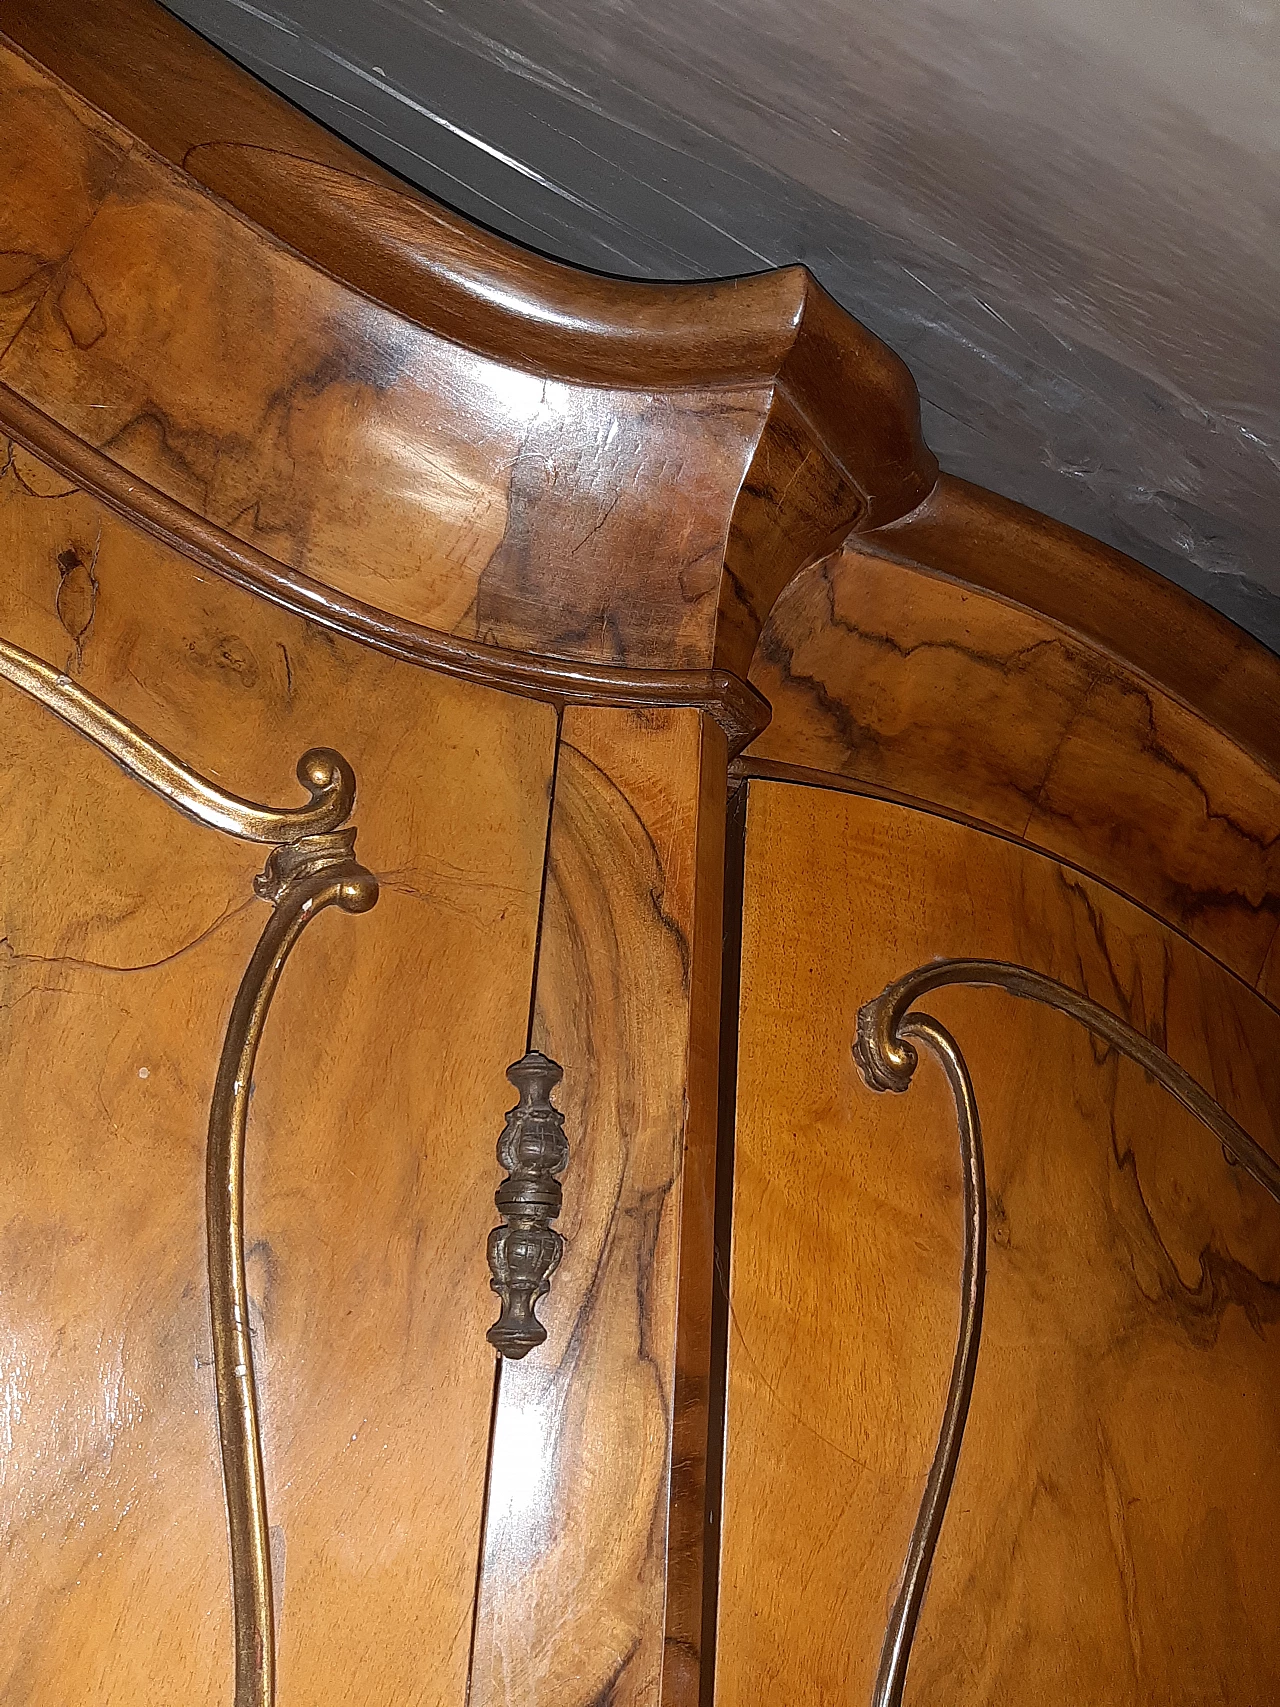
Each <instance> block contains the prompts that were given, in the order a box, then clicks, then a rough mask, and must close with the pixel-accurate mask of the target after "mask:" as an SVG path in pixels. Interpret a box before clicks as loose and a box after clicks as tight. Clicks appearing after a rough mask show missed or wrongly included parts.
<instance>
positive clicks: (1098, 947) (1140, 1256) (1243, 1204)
mask: <svg viewBox="0 0 1280 1707" xmlns="http://www.w3.org/2000/svg"><path fill="white" fill-rule="evenodd" d="M750 787H751V796H750V802H749V814H748V832H747V856H746V908H745V917H744V938H743V963H742V1003H741V1016H742V1028H741V1036H740V1048H739V1078H738V1124H737V1140H736V1159H735V1185H734V1227H733V1252H732V1279H731V1291H732V1300H733V1311H732V1325H731V1330H730V1350H729V1395H728V1437H727V1438H728V1457H727V1472H726V1482H725V1491H724V1513H723V1524H724V1552H723V1574H722V1581H721V1591H720V1623H719V1644H718V1680H717V1701H718V1702H719V1703H720V1704H721V1707H733V1704H737V1703H743V1704H745V1703H755V1702H758V1701H761V1700H768V1699H779V1700H780V1699H788V1700H793V1701H804V1702H819V1701H823V1702H825V1701H836V1700H841V1701H844V1700H852V1701H866V1700H869V1699H870V1696H871V1689H872V1682H873V1679H874V1677H875V1672H876V1665H877V1660H878V1655H879V1647H880V1642H881V1639H882V1636H883V1633H884V1628H885V1624H886V1620H887V1614H888V1609H889V1606H890V1602H891V1600H892V1597H893V1595H894V1592H895V1590H896V1587H897V1579H898V1575H899V1572H900V1569H901V1566H902V1562H903V1558H904V1554H905V1550H906V1543H907V1537H908V1534H909V1532H910V1529H911V1525H912V1523H913V1521H914V1518H915V1514H916V1509H917V1506H918V1504H919V1501H920V1498H921V1494H922V1491H923V1483H924V1476H925V1471H926V1469H927V1467H928V1463H929V1460H930V1458H931V1456H932V1452H933V1446H934V1441H935V1438H936V1431H937V1428H938V1425H939V1422H940V1419H941V1412H942V1402H943V1396H944V1393H945V1390H946V1383H947V1379H948V1376H949V1374H950V1368H951V1359H952V1353H953V1347H954V1341H955V1334H956V1327H957V1315H958V1307H959V1274H960V1234H961V1202H960V1177H959V1158H958V1142H957V1137H956V1125H955V1116H954V1111H953V1109H952V1107H951V1103H950V1097H949V1093H948V1092H947V1090H946V1087H945V1084H944V1082H943V1080H942V1076H941V1074H940V1073H939V1072H938V1071H937V1069H936V1067H934V1066H933V1065H932V1064H930V1063H928V1062H926V1063H924V1064H922V1066H921V1068H920V1070H919V1075H918V1078H917V1081H916V1083H915V1084H914V1085H913V1086H912V1088H911V1089H910V1090H909V1091H908V1092H907V1093H906V1094H905V1095H901V1096H893V1095H880V1096H877V1095H875V1094H874V1093H872V1092H870V1091H868V1090H867V1089H866V1088H865V1087H864V1085H863V1084H862V1082H861V1080H860V1079H859V1077H858V1075H857V1073H856V1071H855V1069H854V1065H853V1062H852V1060H851V1057H850V1043H851V1040H852V1038H853V1035H854V1025H855V1015H856V1011H857V1008H858V1006H859V1004H860V1003H861V1002H863V1001H865V1000H867V999H868V998H869V997H870V996H872V995H875V994H877V993H878V992H879V991H880V990H881V989H882V988H883V986H884V985H885V984H886V983H887V982H888V981H889V980H890V979H892V978H894V977H897V976H899V975H900V974H902V973H904V972H906V971H909V970H910V969H912V968H913V967H915V966H917V965H920V964H921V963H923V962H926V961H928V960H930V959H931V958H933V957H934V956H970V955H973V956H989V957H995V958H1003V959H1008V960H1014V961H1018V962H1021V963H1023V964H1026V965H1029V966H1032V967H1034V968H1036V969H1038V970H1041V971H1044V972H1046V973H1048V974H1050V975H1052V976H1054V977H1057V978H1059V979H1061V980H1063V981H1064V982H1067V983H1069V984H1071V985H1072V986H1073V987H1075V988H1077V989H1080V990H1083V991H1085V992H1087V993H1088V994H1090V995H1091V996H1093V997H1094V998H1095V999H1096V1000H1098V1001H1100V1002H1102V1003H1103V1004H1104V1005H1105V1006H1107V1007H1109V1008H1111V1009H1112V1010H1113V1011H1114V1012H1116V1013H1119V1014H1121V1015H1122V1016H1125V1017H1127V1018H1128V1019H1129V1020H1130V1021H1131V1022H1132V1023H1133V1024H1135V1025H1136V1026H1138V1027H1139V1029H1141V1030H1144V1031H1145V1032H1147V1034H1148V1035H1150V1036H1152V1037H1153V1038H1155V1039H1156V1040H1157V1041H1158V1042H1160V1043H1161V1044H1162V1045H1163V1046H1165V1047H1166V1048H1167V1049H1168V1050H1169V1052H1170V1053H1171V1054H1172V1055H1173V1057H1174V1058H1175V1059H1176V1060H1178V1061H1179V1062H1180V1063H1181V1064H1182V1065H1183V1066H1184V1067H1186V1068H1187V1069H1188V1070H1189V1071H1190V1072H1192V1073H1193V1074H1194V1075H1195V1076H1196V1077H1197V1078H1198V1079H1199V1080H1200V1082H1201V1083H1202V1084H1203V1085H1204V1086H1205V1087H1206V1088H1207V1089H1209V1090H1210V1091H1211V1092H1212V1093H1213V1094H1214V1095H1216V1096H1217V1097H1218V1098H1219V1099H1220V1100H1221V1101H1222V1102H1223V1103H1224V1104H1225V1106H1226V1107H1227V1108H1228V1109H1229V1110H1230V1112H1231V1113H1233V1114H1234V1115H1235V1116H1236V1118H1237V1119H1239V1120H1240V1121H1241V1122H1242V1123H1243V1124H1244V1125H1245V1126H1246V1127H1247V1128H1248V1129H1249V1130H1250V1131H1251V1132H1252V1133H1253V1134H1254V1136H1255V1137H1256V1138H1257V1139H1258V1140H1259V1142H1261V1143H1262V1144H1263V1145H1264V1146H1265V1147H1266V1148H1268V1149H1269V1150H1270V1151H1271V1153H1272V1154H1276V1153H1277V1152H1278V1151H1280V1124H1278V1119H1280V1015H1277V1013H1276V1012H1275V1010H1274V1009H1272V1008H1270V1007H1268V1006H1267V1005H1266V1004H1264V1003H1263V1002H1262V1001H1261V1000H1260V999H1259V998H1258V997H1257V996H1256V995H1255V994H1253V993H1252V992H1251V991H1250V990H1248V989H1247V988H1246V987H1245V986H1244V985H1242V984H1241V983H1240V982H1239V981H1237V980H1236V979H1235V978H1233V977H1232V976H1231V975H1230V974H1228V973H1226V972H1224V971H1223V970H1222V969H1221V968H1220V967H1218V966H1217V965H1215V964H1214V963H1213V962H1211V961H1210V960H1209V959H1208V958H1207V957H1206V956H1204V955H1202V954H1200V953H1199V952H1198V951H1197V950H1196V949H1194V948H1192V947H1191V946H1190V945H1188V944H1187V943H1186V942H1185V941H1183V940H1182V939H1180V938H1178V937H1176V936H1175V935H1174V934H1173V933H1171V932H1168V931H1165V930H1163V929H1161V927H1159V926H1158V925H1156V924H1155V923H1153V921H1152V920H1151V919H1150V918H1149V917H1148V916H1147V915H1145V914H1143V913H1142V912H1140V911H1139V910H1138V909H1136V908H1134V907H1133V906H1132V905H1130V904H1129V903H1127V902H1125V901H1123V900H1122V899H1120V898H1119V897H1117V896H1116V895H1114V894H1113V893H1111V892H1109V891H1107V890H1105V889H1103V888H1102V887H1101V886H1100V885H1098V884H1095V883H1091V882H1089V881H1087V880H1086V879H1083V878H1080V877H1078V876H1076V875H1075V874H1073V873H1072V872H1070V871H1068V870H1065V869H1064V868H1063V867H1061V866H1060V865H1058V864H1057V863H1055V862H1054V861H1052V860H1050V859H1047V858H1045V857H1044V856H1041V855H1038V854H1034V853H1031V852H1029V851H1027V850H1025V849H1022V848H1019V847H1017V846H1016V845H1014V844H1012V843H1010V842H1007V841H1003V840H1000V839H998V838H994V837H989V836H984V835H982V834H981V833H979V832H977V831H974V830H971V829H968V828H966V827H963V826H960V825H957V824H952V823H948V822H946V821H944V820H942V819H939V818H936V817H931V816H929V815H926V814H923V813H919V812H915V811H911V810H908V809H906V808H903V807H899V806H895V805H891V804H889V803H887V802H881V801H874V800H866V799H861V798H858V797H856V796H850V795H842V794H837V793H833V792H827V791H822V790H817V789H810V788H800V787H794V786H786V785H781V784H776V783H752V784H751V785H750ZM923 1005H924V1006H925V1007H926V1008H927V1009H928V1011H930V1012H934V1013H936V1015H937V1017H938V1018H939V1019H940V1020H941V1021H942V1022H943V1023H944V1024H945V1025H946V1026H947V1027H948V1029H949V1030H950V1031H951V1032H952V1034H953V1035H954V1036H955V1038H956V1039H957V1041H958V1043H959V1045H960V1047H961V1049H962V1050H963V1052H964V1054H965V1056H966V1057H967V1059H968V1062H969V1064H970V1067H971V1070H972V1074H973V1079H974V1083H975V1087H976V1092H977V1099H978V1106H979V1109H980V1111H981V1115H982V1123H983V1130H984V1134H985V1138H986V1151H987V1185H988V1198H989V1204H990V1241H989V1273H988V1283H987V1303H986V1312H985V1320H984V1327H983V1338H982V1347H981V1352H980V1356H979V1360H978V1367H977V1380H976V1385H975V1389H974V1396H973V1405H972V1410H971V1413H970V1418H969V1423H968V1428H967V1431H966V1434H965V1437H964V1444H963V1448H962V1451H961V1455H960V1462H959V1470H958V1474H957V1478H956V1483H955V1488H954V1491H953V1493H952V1497H951V1502H950V1506H949V1509H948V1512H947V1515H946V1519H945V1522H944V1525H943V1529H942V1536H941V1542H940V1546H939V1551H938V1555H937V1558H936V1561H935V1564H934V1569H933V1574H932V1579H931V1583H930V1587H929V1591H928V1597H927V1599H926V1602H925V1606H924V1612H923V1616H922V1620H921V1624H920V1629H919V1633H918V1636H917V1640H916V1645H915V1650H914V1655H913V1658H912V1661H911V1667H910V1671H909V1673H908V1677H907V1690H906V1699H907V1700H908V1701H909V1702H911V1703H912V1704H913V1707H934V1704H936V1707H944V1704H945V1707H957V1704H959V1703H962V1704H964V1707H978V1704H980V1703H991V1704H992V1707H994V1704H996V1703H999V1704H1000V1707H1059V1704H1060V1703H1062V1702H1064V1701H1071V1702H1075V1703H1080V1704H1081V1707H1086V1704H1089V1707H1104V1704H1105V1707H1113V1704H1115V1703H1121V1702H1123V1703H1126V1704H1137V1703H1144V1704H1150V1707H1157V1704H1158V1707H1175V1704H1179V1707H1192V1704H1195V1707H1201V1704H1202V1703H1204V1702H1208V1701H1230V1702H1263V1701H1271V1700H1275V1699H1276V1698H1277V1696H1278V1695H1280V1626H1278V1625H1277V1622H1276V1619H1275V1616H1274V1607H1275V1602H1276V1596H1277V1593H1278V1592H1280V1565H1278V1564H1277V1560H1276V1554H1275V1547H1274V1536H1275V1533H1276V1529H1277V1525H1278V1524H1280V1455H1278V1454H1277V1445H1278V1444H1280V1397H1278V1395H1280V1205H1277V1204H1276V1203H1275V1202H1274V1201H1273V1200H1272V1199H1271V1198H1270V1197H1269V1196H1267V1195H1266V1193H1265V1192H1264V1191H1263V1190H1262V1188H1261V1187H1259V1186H1257V1185H1256V1184H1255V1183H1254V1182H1253V1181H1252V1180H1251V1179H1249V1178H1248V1177H1247V1176H1246V1175H1245V1174H1244V1173H1243V1171H1242V1170H1241V1169H1239V1168H1232V1167H1229V1166H1228V1165H1227V1164H1226V1162H1225V1160H1224V1158H1223V1155H1222V1152H1221V1150H1220V1148H1219V1146H1218V1144H1217V1143H1216V1141H1215V1140H1214V1139H1213V1138H1212V1136H1211V1135H1210V1134H1209V1133H1208V1132H1206V1131H1205V1130H1204V1129H1203V1128H1202V1127H1201V1126H1200V1125H1199V1123H1198V1122H1197V1121H1195V1120H1194V1119H1193V1117H1192V1116H1190V1115H1189V1114H1187V1113H1186V1112H1185V1111H1184V1110H1182V1108H1181V1107H1180V1106H1179V1105H1177V1104H1176V1103H1174V1102H1173V1101H1172V1099H1171V1098H1169V1097H1168V1096H1167V1095H1166V1093H1165V1092H1163V1091H1162V1090H1161V1089H1160V1088H1159V1087H1158V1086H1156V1085H1155V1084H1153V1083H1151V1082H1149V1081H1148V1080H1146V1079H1145V1078H1144V1075H1143V1074H1142V1073H1141V1071H1140V1070H1139V1069H1137V1068H1136V1067H1134V1066H1133V1065H1131V1064H1130V1063H1128V1062H1127V1061H1123V1060H1119V1059H1117V1057H1116V1056H1114V1055H1112V1054H1108V1053H1107V1052H1105V1051H1104V1050H1103V1049H1102V1047H1101V1046H1100V1045H1098V1044H1096V1043H1095V1042H1094V1040H1093V1039H1092V1038H1091V1037H1090V1036H1089V1035H1088V1034H1087V1033H1086V1032H1084V1031H1083V1030H1082V1029H1081V1028H1080V1027H1078V1026H1077V1025H1076V1024H1075V1023H1074V1022H1072V1021H1071V1020H1069V1019H1067V1018H1066V1017H1064V1016H1063V1015H1060V1014H1056V1013H1053V1012H1050V1011H1047V1010H1044V1009H1041V1008H1039V1007H1036V1006H1033V1005H1031V1004H1028V1003H1025V1002H1018V1001H1015V1000H1012V999H1011V998H1009V997H1007V996H1004V995H1002V994H1001V993H999V992H997V991H993V990H947V991H944V992H938V993H936V994H935V995H933V996H932V997H930V998H929V1000H928V1001H927V1003H925V1004H923Z"/></svg>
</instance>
